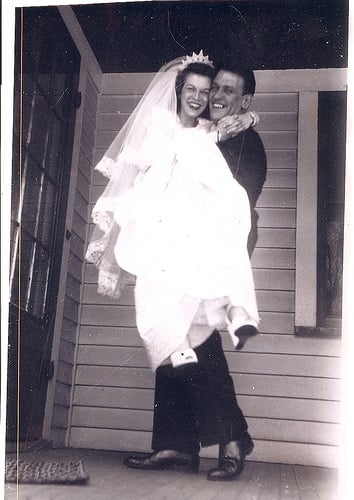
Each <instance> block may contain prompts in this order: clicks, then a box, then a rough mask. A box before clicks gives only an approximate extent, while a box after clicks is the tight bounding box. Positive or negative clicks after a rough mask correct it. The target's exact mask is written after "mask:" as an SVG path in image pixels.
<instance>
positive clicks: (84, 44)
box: [58, 5, 102, 92]
mask: <svg viewBox="0 0 354 500" xmlns="http://www.w3.org/2000/svg"><path fill="white" fill-rule="evenodd" d="M58 10H59V12H60V15H61V17H62V18H63V20H64V22H65V24H66V27H67V28H68V30H69V33H70V35H71V36H72V39H73V40H74V43H75V45H76V47H77V49H78V51H79V52H80V55H81V60H82V61H81V63H82V64H83V65H84V66H86V68H87V69H88V71H89V73H90V75H91V76H92V79H93V81H94V82H95V85H96V87H97V89H98V91H99V92H100V90H101V83H102V71H101V68H100V65H99V64H98V62H97V59H96V57H95V55H94V53H93V51H92V49H91V47H90V45H89V43H88V41H87V39H86V37H85V35H84V33H83V31H82V29H81V26H80V24H79V22H78V20H77V18H76V16H75V14H74V11H73V10H72V8H71V7H70V6H69V5H65V6H64V5H62V6H58Z"/></svg>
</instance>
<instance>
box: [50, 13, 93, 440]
mask: <svg viewBox="0 0 354 500" xmlns="http://www.w3.org/2000/svg"><path fill="white" fill-rule="evenodd" d="M58 10H59V13H60V15H61V16H62V18H63V21H64V23H65V25H66V27H67V29H68V31H69V34H70V36H71V38H72V39H73V42H74V44H75V46H76V49H77V50H78V52H79V54H80V56H81V64H80V75H79V86H78V92H80V93H81V96H82V101H81V106H80V108H79V109H77V111H76V121H75V125H74V140H73V149H72V159H71V178H70V182H69V188H68V201H67V213H66V230H68V231H69V232H70V233H71V228H72V225H73V216H74V201H75V194H76V181H77V173H78V170H79V157H80V147H81V136H82V123H83V118H84V110H85V95H86V82H87V78H88V76H91V77H92V78H93V80H94V82H95V84H96V86H97V88H98V91H99V92H100V89H101V83H102V71H101V69H100V66H99V64H98V62H97V60H96V58H95V56H94V54H93V52H92V49H91V47H90V46H89V44H88V42H87V39H86V37H85V36H84V34H83V33H82V31H81V28H80V26H79V24H78V21H77V19H76V16H75V14H74V12H73V10H72V8H71V7H70V6H58ZM87 231H88V228H87ZM69 253H70V239H69V240H67V239H66V238H65V241H64V244H63V250H62V257H61V274H60V281H59V289H58V303H57V311H56V317H55V323H54V332H53V340H52V355H51V360H52V361H54V376H53V378H52V380H50V381H48V384H47V397H46V405H45V411H44V420H43V430H42V435H43V439H47V440H50V438H51V429H52V419H53V411H54V400H55V389H56V383H57V370H58V361H59V350H60V341H61V338H62V325H63V317H64V305H65V292H66V281H67V274H68V268H69ZM82 272H84V270H82ZM82 293H83V291H82V290H81V295H82ZM81 304H82V300H81V299H80V304H79V311H78V319H79V318H80V316H81ZM78 333H79V328H78V327H77V331H76V338H75V339H74V340H75V359H76V351H77V346H78V341H77V336H78ZM74 377H75V372H74V371H73V375H72V389H73V387H74ZM66 430H67V432H68V431H69V430H70V411H69V414H68V427H67V429H66ZM66 441H67V440H66ZM66 445H67V442H66Z"/></svg>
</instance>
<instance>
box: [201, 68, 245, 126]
mask: <svg viewBox="0 0 354 500" xmlns="http://www.w3.org/2000/svg"><path fill="white" fill-rule="evenodd" d="M243 89H244V80H243V78H242V77H241V76H239V75H237V74H236V73H231V72H230V71H224V70H221V71H219V72H218V73H217V75H216V77H215V78H214V81H213V83H212V85H211V89H210V94H209V108H210V118H211V119H212V120H213V121H218V120H220V119H221V118H224V116H228V115H233V114H235V113H242V112H244V111H245V110H246V109H248V106H249V103H250V101H249V97H250V96H248V95H244V93H243Z"/></svg>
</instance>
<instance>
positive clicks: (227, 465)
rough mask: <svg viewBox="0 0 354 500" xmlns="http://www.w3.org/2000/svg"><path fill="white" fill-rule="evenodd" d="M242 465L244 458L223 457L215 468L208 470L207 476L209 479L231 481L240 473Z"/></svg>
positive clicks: (243, 464)
mask: <svg viewBox="0 0 354 500" xmlns="http://www.w3.org/2000/svg"><path fill="white" fill-rule="evenodd" d="M244 467H245V460H244V459H241V458H240V459H238V458H231V457H224V458H223V459H222V460H221V461H220V462H219V466H218V467H217V468H216V469H211V470H210V471H209V472H208V476H207V478H208V479H209V480H210V481H233V480H235V479H237V477H238V476H239V475H240V474H241V472H242V471H243V469H244Z"/></svg>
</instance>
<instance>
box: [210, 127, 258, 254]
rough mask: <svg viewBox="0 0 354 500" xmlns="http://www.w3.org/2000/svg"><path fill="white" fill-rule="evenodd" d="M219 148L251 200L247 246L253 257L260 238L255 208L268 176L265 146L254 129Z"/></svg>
mask: <svg viewBox="0 0 354 500" xmlns="http://www.w3.org/2000/svg"><path fill="white" fill-rule="evenodd" d="M218 146H219V148H220V151H221V152H222V154H223V155H224V158H225V160H226V162H227V164H228V165H229V167H230V170H231V172H232V175H233V176H234V177H235V179H236V180H237V181H238V182H239V183H240V184H241V186H243V187H244V188H245V189H246V191H247V194H248V197H249V200H250V206H251V221H252V226H251V231H250V234H249V236H248V244H247V246H248V252H249V255H251V253H252V252H253V249H254V247H255V245H256V242H257V236H258V229H257V222H258V214H257V211H256V209H255V207H256V203H257V200H258V198H259V195H260V194H261V191H262V188H263V184H264V182H265V180H266V176H267V157H266V154H265V151H264V146H263V143H262V140H261V138H260V136H259V134H258V133H257V132H256V131H255V130H254V129H253V128H249V129H247V130H245V131H244V132H242V133H241V134H239V135H237V136H236V137H231V138H230V139H228V140H227V141H225V142H220V143H219V144H218Z"/></svg>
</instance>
